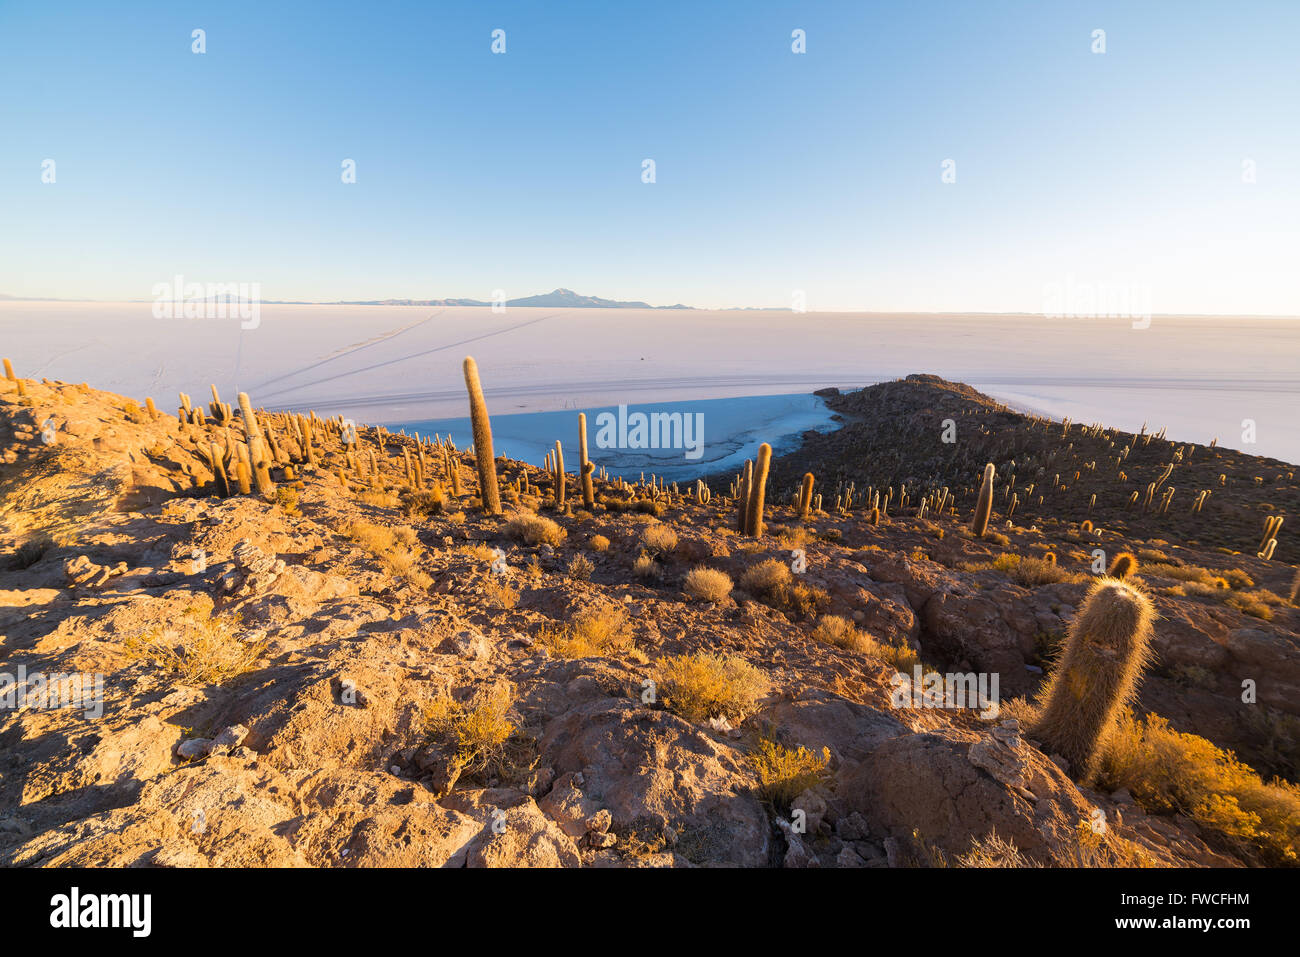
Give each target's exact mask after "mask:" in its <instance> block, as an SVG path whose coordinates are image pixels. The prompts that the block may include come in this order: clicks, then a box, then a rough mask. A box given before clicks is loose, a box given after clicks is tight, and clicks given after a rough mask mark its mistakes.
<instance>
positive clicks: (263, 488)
mask: <svg viewBox="0 0 1300 957" xmlns="http://www.w3.org/2000/svg"><path fill="white" fill-rule="evenodd" d="M214 391H215V390H214ZM239 414H240V417H241V418H242V419H243V421H244V436H245V442H246V443H247V446H248V457H249V466H250V468H251V469H252V472H253V478H254V480H255V481H256V482H257V493H258V494H259V495H261V496H262V497H263V498H265V499H267V500H270V499H273V498H275V483H273V482H272V481H271V472H270V466H271V460H270V457H269V454H268V452H267V445H266V439H265V438H264V437H263V434H262V427H261V425H260V424H259V423H258V421H257V415H256V414H255V413H254V412H253V404H252V402H251V401H250V400H249V398H248V393H247V392H241V393H239Z"/></svg>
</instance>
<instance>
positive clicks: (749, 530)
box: [745, 442, 772, 538]
mask: <svg viewBox="0 0 1300 957" xmlns="http://www.w3.org/2000/svg"><path fill="white" fill-rule="evenodd" d="M771 467H772V446H770V445H768V444H767V443H766V442H764V443H763V444H762V445H760V446H759V447H758V459H757V460H756V462H755V465H754V480H753V483H752V485H751V487H750V490H749V503H748V505H747V506H746V508H745V534H746V535H749V536H750V537H752V538H758V537H759V536H760V535H762V534H763V505H764V500H765V498H766V496H767V473H768V470H769V469H770V468H771Z"/></svg>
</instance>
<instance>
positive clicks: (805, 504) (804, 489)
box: [799, 472, 816, 518]
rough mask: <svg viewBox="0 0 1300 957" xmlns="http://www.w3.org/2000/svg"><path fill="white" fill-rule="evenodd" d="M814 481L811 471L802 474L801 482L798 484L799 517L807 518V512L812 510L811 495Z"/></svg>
mask: <svg viewBox="0 0 1300 957" xmlns="http://www.w3.org/2000/svg"><path fill="white" fill-rule="evenodd" d="M814 481H816V480H815V479H814V478H813V474H812V472H805V473H804V474H803V484H802V485H800V486H799V517H800V518H807V517H808V514H809V512H811V511H812V496H813V482H814Z"/></svg>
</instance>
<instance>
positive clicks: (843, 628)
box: [813, 615, 921, 673]
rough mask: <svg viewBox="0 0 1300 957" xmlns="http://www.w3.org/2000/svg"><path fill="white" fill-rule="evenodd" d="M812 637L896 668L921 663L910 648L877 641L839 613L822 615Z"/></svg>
mask: <svg viewBox="0 0 1300 957" xmlns="http://www.w3.org/2000/svg"><path fill="white" fill-rule="evenodd" d="M813 637H814V638H816V639H817V640H818V641H824V642H826V643H827V644H828V645H834V646H835V647H837V648H845V649H847V650H849V651H860V652H862V653H863V654H865V655H867V656H868V657H870V658H876V659H879V660H880V661H884V662H886V663H888V664H890V665H892V666H893V667H894V668H895V669H896V670H898V671H903V672H909V673H910V672H911V670H912V668H913V666H915V665H918V664H920V663H921V660H920V659H919V658H917V656H916V652H914V651H912V649H911V648H907V647H903V646H899V645H891V644H887V643H885V642H883V641H877V640H876V639H875V638H873V637H872V636H871V635H869V634H867V633H866V632H864V631H860V630H858V628H857V626H856V625H854V624H853V622H851V621H849V620H848V619H847V618H842V617H840V616H839V615H823V616H822V619H821V620H820V621H819V622H817V627H816V628H814V629H813Z"/></svg>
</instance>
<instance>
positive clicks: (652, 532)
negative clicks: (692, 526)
mask: <svg viewBox="0 0 1300 957" xmlns="http://www.w3.org/2000/svg"><path fill="white" fill-rule="evenodd" d="M641 543H642V544H643V545H644V546H645V549H646V551H647V552H649V553H650V554H652V555H667V554H668V553H669V552H671V551H672V550H673V549H674V548H676V547H677V533H676V532H674V531H673V530H672V529H671V528H669V527H668V526H667V525H649V526H647V527H646V529H645V531H644V532H642V533H641Z"/></svg>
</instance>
